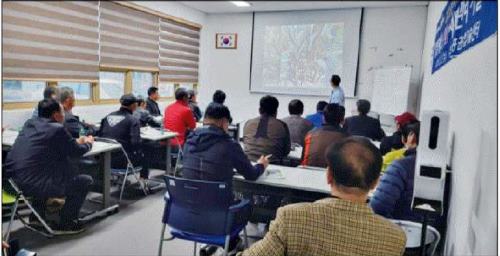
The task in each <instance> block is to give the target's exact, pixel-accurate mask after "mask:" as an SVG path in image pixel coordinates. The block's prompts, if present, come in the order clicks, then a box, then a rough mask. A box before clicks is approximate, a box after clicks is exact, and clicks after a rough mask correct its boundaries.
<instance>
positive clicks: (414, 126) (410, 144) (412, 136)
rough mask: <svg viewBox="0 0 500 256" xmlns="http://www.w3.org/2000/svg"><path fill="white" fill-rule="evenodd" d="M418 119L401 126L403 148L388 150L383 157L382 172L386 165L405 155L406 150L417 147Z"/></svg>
mask: <svg viewBox="0 0 500 256" xmlns="http://www.w3.org/2000/svg"><path fill="white" fill-rule="evenodd" d="M418 124H419V121H418V120H415V121H412V122H410V123H407V124H406V125H404V126H403V128H401V129H400V130H401V142H402V143H403V145H404V146H403V148H400V149H397V150H393V151H391V152H388V153H387V154H385V155H384V157H383V164H382V172H385V171H386V169H387V167H389V165H391V164H392V163H393V162H394V161H395V160H398V159H401V158H403V157H405V153H406V151H408V150H412V149H415V148H417V144H418V135H419V131H418V130H419V127H418Z"/></svg>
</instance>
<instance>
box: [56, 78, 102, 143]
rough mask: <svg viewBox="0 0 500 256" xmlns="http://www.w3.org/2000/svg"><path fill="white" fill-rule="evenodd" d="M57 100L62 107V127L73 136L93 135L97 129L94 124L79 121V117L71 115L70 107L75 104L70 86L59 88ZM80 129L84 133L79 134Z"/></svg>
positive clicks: (73, 93)
mask: <svg viewBox="0 0 500 256" xmlns="http://www.w3.org/2000/svg"><path fill="white" fill-rule="evenodd" d="M59 102H61V104H62V106H63V108H64V128H66V130H67V131H68V132H69V133H70V134H71V136H72V137H73V138H78V137H80V135H84V136H87V135H95V133H96V131H97V129H96V128H95V127H94V126H92V125H90V124H87V123H84V122H80V118H79V117H78V116H75V115H73V112H72V109H73V107H74V106H75V92H74V91H73V89H71V88H70V87H62V88H60V89H59ZM80 131H83V133H84V134H80Z"/></svg>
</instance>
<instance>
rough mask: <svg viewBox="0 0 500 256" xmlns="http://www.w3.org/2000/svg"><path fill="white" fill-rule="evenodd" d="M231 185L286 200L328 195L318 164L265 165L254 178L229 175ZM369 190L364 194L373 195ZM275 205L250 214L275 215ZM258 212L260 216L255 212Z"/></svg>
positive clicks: (268, 217)
mask: <svg viewBox="0 0 500 256" xmlns="http://www.w3.org/2000/svg"><path fill="white" fill-rule="evenodd" d="M233 189H234V191H235V192H237V193H241V194H243V195H245V194H247V195H248V194H251V195H264V196H274V197H280V198H281V197H282V198H286V199H287V202H286V203H297V202H313V201H316V200H319V199H322V198H326V197H329V196H330V194H331V188H330V185H328V184H327V180H326V169H325V168H319V167H304V166H299V167H288V166H281V165H269V166H268V167H267V169H266V171H265V172H264V173H263V174H262V175H261V176H260V177H259V178H258V179H257V180H255V181H250V180H245V179H244V178H243V176H241V175H235V176H234V177H233ZM373 192H374V191H370V193H369V194H368V197H369V198H370V197H372V196H373ZM276 210H277V207H274V208H269V209H266V210H264V211H262V210H261V212H264V214H263V215H261V213H255V212H254V214H253V215H254V216H253V217H252V218H253V219H255V220H258V221H261V222H262V221H263V222H265V221H268V220H272V219H273V218H274V217H275V214H276ZM255 215H260V216H255Z"/></svg>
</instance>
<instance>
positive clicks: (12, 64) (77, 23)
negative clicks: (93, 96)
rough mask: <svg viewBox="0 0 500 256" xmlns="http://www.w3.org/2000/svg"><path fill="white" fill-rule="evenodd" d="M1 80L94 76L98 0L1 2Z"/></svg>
mask: <svg viewBox="0 0 500 256" xmlns="http://www.w3.org/2000/svg"><path fill="white" fill-rule="evenodd" d="M2 25H3V26H2V34H3V57H2V61H3V70H2V75H3V79H4V80H9V79H10V80H45V81H47V80H77V81H91V82H95V81H97V80H98V79H99V40H98V38H99V30H98V3H97V2H83V1H82V2H56V1H48V2H45V1H43V2H42V1H40V2H35V1H29V2H24V1H16V2H12V1H5V2H3V24H2Z"/></svg>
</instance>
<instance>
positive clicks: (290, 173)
mask: <svg viewBox="0 0 500 256" xmlns="http://www.w3.org/2000/svg"><path fill="white" fill-rule="evenodd" d="M276 170H279V172H280V173H281V174H282V175H281V174H280V173H276ZM234 178H235V179H240V180H242V179H244V178H243V176H241V175H235V176H234ZM249 182H255V183H258V184H264V185H270V186H275V187H283V188H293V189H299V190H306V191H313V192H320V193H325V194H330V191H331V189H330V186H329V185H328V184H327V183H326V172H325V170H324V169H323V170H312V169H305V168H298V167H287V166H281V165H272V164H271V165H269V166H268V167H267V169H266V172H264V174H262V175H261V176H260V177H259V178H258V179H257V180H256V181H249Z"/></svg>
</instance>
